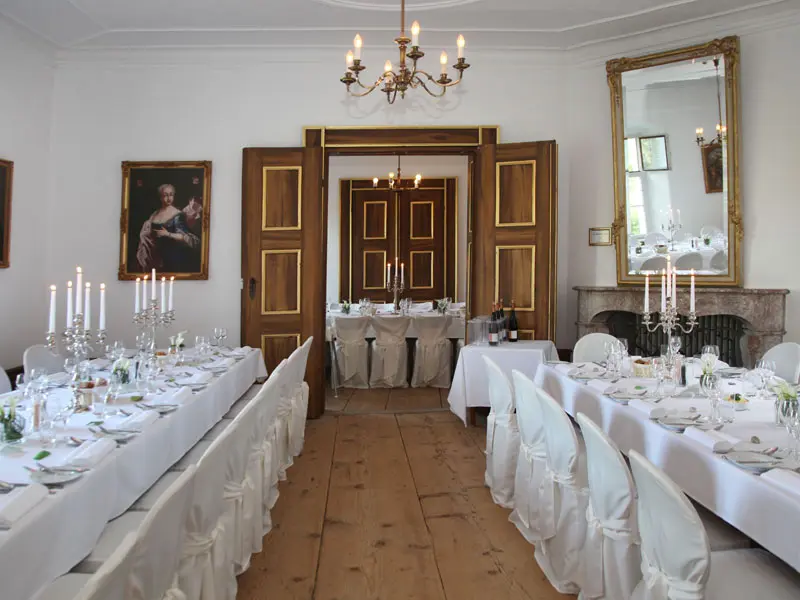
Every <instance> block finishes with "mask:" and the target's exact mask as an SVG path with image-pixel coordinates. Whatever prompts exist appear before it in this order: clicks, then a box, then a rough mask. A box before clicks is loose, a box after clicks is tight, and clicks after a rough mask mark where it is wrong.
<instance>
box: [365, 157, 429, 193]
mask: <svg viewBox="0 0 800 600" xmlns="http://www.w3.org/2000/svg"><path fill="white" fill-rule="evenodd" d="M379 181H380V180H379V179H378V178H377V177H373V178H372V187H374V188H376V187H378V182H379ZM420 183H422V173H417V174H416V175H415V176H414V180H413V181H410V180H409V181H407V182H405V183H404V182H403V176H402V173H401V171H400V157H399V156H398V157H397V173H395V172H394V171H392V172H391V173H389V189H390V190H394V191H396V192H399V191H402V190H418V189H419V184H420Z"/></svg>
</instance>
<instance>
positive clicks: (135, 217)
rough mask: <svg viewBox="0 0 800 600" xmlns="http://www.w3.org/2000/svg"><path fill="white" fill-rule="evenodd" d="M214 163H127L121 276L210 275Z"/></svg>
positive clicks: (193, 277)
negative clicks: (211, 187) (148, 274)
mask: <svg viewBox="0 0 800 600" xmlns="http://www.w3.org/2000/svg"><path fill="white" fill-rule="evenodd" d="M210 171H211V163H210V162H208V163H206V162H203V163H131V162H126V163H123V200H122V204H123V207H122V215H123V218H122V249H121V264H120V274H119V275H120V279H134V278H136V277H137V276H142V275H144V274H147V273H149V272H150V270H151V269H156V270H157V271H158V273H159V275H161V274H162V273H163V275H164V276H166V277H171V276H175V277H176V278H178V279H207V278H208V224H209V213H208V206H209V193H210V174H211V173H210Z"/></svg>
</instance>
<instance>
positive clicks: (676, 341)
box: [669, 335, 683, 357]
mask: <svg viewBox="0 0 800 600" xmlns="http://www.w3.org/2000/svg"><path fill="white" fill-rule="evenodd" d="M682 345H683V340H681V338H680V336H677V335H673V336H672V337H670V338H669V349H670V350H671V351H672V356H673V357H674V356H677V355H678V353H679V352H680V351H681V346H682Z"/></svg>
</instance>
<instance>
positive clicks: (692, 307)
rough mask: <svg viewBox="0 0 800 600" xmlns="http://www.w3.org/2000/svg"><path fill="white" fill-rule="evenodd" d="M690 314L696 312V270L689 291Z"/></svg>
mask: <svg viewBox="0 0 800 600" xmlns="http://www.w3.org/2000/svg"><path fill="white" fill-rule="evenodd" d="M689 312H694V269H692V284H691V290H690V291H689Z"/></svg>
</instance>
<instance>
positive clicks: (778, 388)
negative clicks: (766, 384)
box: [774, 380, 797, 402]
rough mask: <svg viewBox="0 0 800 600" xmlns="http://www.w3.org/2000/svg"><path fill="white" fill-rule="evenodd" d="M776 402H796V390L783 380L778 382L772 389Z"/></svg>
mask: <svg viewBox="0 0 800 600" xmlns="http://www.w3.org/2000/svg"><path fill="white" fill-rule="evenodd" d="M774 391H775V394H776V395H777V396H778V400H781V401H783V402H797V390H796V389H795V388H794V387H792V386H791V385H789V384H788V383H786V382H785V381H783V380H780V381H778V382H777V383H776V384H775V387H774Z"/></svg>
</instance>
